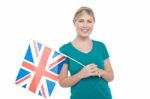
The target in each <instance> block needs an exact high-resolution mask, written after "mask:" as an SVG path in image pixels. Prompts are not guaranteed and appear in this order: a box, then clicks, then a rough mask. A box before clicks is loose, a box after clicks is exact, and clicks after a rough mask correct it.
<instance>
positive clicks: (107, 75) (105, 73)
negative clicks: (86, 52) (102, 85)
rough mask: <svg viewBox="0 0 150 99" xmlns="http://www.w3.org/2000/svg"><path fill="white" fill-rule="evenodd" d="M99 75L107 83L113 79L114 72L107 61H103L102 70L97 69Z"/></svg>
mask: <svg viewBox="0 0 150 99" xmlns="http://www.w3.org/2000/svg"><path fill="white" fill-rule="evenodd" d="M99 75H100V76H102V78H103V79H105V80H106V81H108V82H110V81H112V80H113V79H114V72H113V69H112V67H111V63H110V60H109V59H106V60H105V61H104V70H102V69H99Z"/></svg>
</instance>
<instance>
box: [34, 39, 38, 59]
mask: <svg viewBox="0 0 150 99" xmlns="http://www.w3.org/2000/svg"><path fill="white" fill-rule="evenodd" d="M33 44H34V50H35V54H36V57H38V49H37V43H36V42H35V41H33Z"/></svg>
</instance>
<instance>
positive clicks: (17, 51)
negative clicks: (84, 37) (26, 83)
mask: <svg viewBox="0 0 150 99" xmlns="http://www.w3.org/2000/svg"><path fill="white" fill-rule="evenodd" d="M148 1H149V0H53V1H52V0H1V1H0V46H1V49H0V59H1V61H0V65H1V69H0V79H1V81H0V90H1V95H0V97H1V98H2V97H3V98H4V99H11V98H12V99H43V98H42V97H40V96H37V95H35V94H33V93H31V92H29V91H27V90H25V89H24V88H21V87H20V86H16V85H15V84H14V83H15V79H16V76H17V74H18V70H19V68H20V66H21V63H22V60H23V58H24V55H25V52H26V49H27V46H28V44H29V41H30V40H32V39H34V40H37V41H39V42H41V43H43V44H45V45H47V46H49V47H51V48H53V49H56V50H58V48H59V47H60V46H61V45H62V44H64V43H67V42H68V41H71V40H72V39H73V38H74V37H75V35H76V32H75V29H74V26H73V23H72V19H73V15H74V13H75V11H76V10H77V9H78V8H79V7H80V6H88V7H91V8H92V9H93V10H94V12H95V17H96V23H95V27H94V30H93V33H92V35H91V38H92V39H95V40H99V41H102V42H104V43H105V44H106V46H107V48H108V51H109V53H110V56H111V57H110V59H111V63H112V67H113V69H114V73H115V79H114V81H113V82H110V87H111V90H112V95H113V99H150V94H149V90H150V77H149V75H150V72H149V71H150V63H149V59H150V58H149V56H150V44H149V42H150V36H149V34H150V3H149V2H148ZM69 96H70V90H69V88H61V87H59V85H58V84H57V85H56V87H55V89H54V92H53V94H52V96H51V98H50V99H61V98H63V99H69ZM93 99H94V98H93Z"/></svg>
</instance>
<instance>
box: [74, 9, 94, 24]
mask: <svg viewBox="0 0 150 99" xmlns="http://www.w3.org/2000/svg"><path fill="white" fill-rule="evenodd" d="M83 13H86V14H88V15H90V16H91V17H92V18H93V20H94V22H95V15H94V12H93V10H92V9H91V8H89V7H80V8H79V9H78V10H77V11H76V13H75V15H74V18H73V22H74V23H75V22H76V20H77V19H78V18H79V17H80V16H81V15H83Z"/></svg>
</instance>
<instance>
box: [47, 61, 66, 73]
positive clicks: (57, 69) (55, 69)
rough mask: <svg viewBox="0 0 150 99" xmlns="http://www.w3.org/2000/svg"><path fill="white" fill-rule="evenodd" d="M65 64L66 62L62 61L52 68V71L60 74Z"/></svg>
mask: <svg viewBox="0 0 150 99" xmlns="http://www.w3.org/2000/svg"><path fill="white" fill-rule="evenodd" d="M63 64H64V61H62V62H61V63H59V64H57V65H56V66H54V68H51V69H50V71H52V72H54V73H56V74H60V71H61V68H62V66H63Z"/></svg>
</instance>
